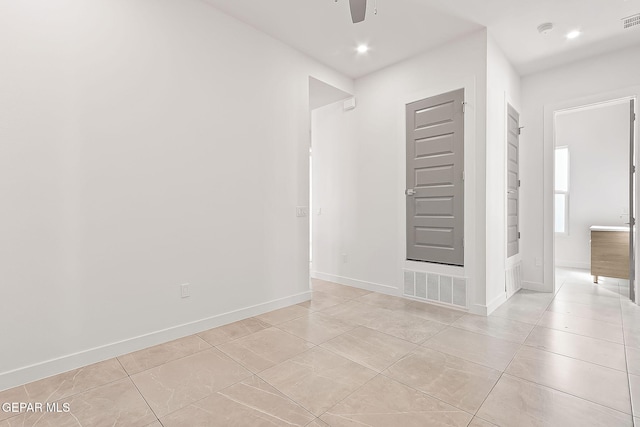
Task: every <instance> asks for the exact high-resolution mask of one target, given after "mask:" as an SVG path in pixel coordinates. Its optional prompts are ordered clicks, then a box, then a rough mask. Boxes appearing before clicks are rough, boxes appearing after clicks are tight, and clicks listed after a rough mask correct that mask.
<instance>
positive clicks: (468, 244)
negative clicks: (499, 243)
mask: <svg viewBox="0 0 640 427" xmlns="http://www.w3.org/2000/svg"><path fill="white" fill-rule="evenodd" d="M430 86H431V88H430V89H428V90H424V91H420V92H416V93H412V94H409V95H405V96H403V97H400V98H399V99H398V100H397V101H396V102H397V105H398V110H397V111H398V117H397V121H398V122H397V129H398V131H397V132H398V133H397V135H398V137H397V139H398V140H397V143H398V144H399V149H398V171H399V173H398V183H397V189H398V190H397V193H398V199H397V202H396V203H397V206H398V207H399V208H398V242H397V245H398V269H397V283H404V270H412V271H420V272H426V273H437V274H444V275H448V276H456V277H465V278H466V280H467V282H466V283H467V301H470V302H473V301H475V298H476V293H477V289H476V282H477V281H478V278H477V277H476V274H477V267H476V253H477V252H478V251H479V250H480V248H476V247H475V246H476V244H477V241H476V240H477V239H476V223H475V221H476V197H477V192H476V188H475V186H476V181H477V178H478V177H477V176H476V114H477V109H478V106H477V105H476V87H477V83H476V77H475V76H474V75H468V76H465V77H458V78H452V79H451V80H449V81H441V82H436V83H433V84H431V85H430ZM460 88H464V101H465V102H466V110H465V113H464V172H465V181H464V239H465V242H464V243H465V246H464V267H456V266H448V265H441V264H433V263H428V262H416V261H408V260H407V243H406V238H407V233H406V229H407V216H406V204H407V201H406V196H405V194H404V191H405V189H406V176H407V174H406V170H407V157H406V151H407V150H406V120H405V114H406V105H407V104H409V103H412V102H415V101H419V100H421V99H425V98H430V97H432V96H436V95H440V94H443V93H447V92H451V91H454V90H458V89H460ZM484 293H485V295H481V297H482V298H486V287H485V289H484Z"/></svg>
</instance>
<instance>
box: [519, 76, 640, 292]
mask: <svg viewBox="0 0 640 427" xmlns="http://www.w3.org/2000/svg"><path fill="white" fill-rule="evenodd" d="M624 98H627V99H631V98H636V99H638V98H640V86H631V87H627V88H623V89H618V90H614V91H608V92H604V93H600V94H596V95H590V96H584V97H580V98H574V99H571V100H566V101H561V102H555V103H551V104H547V105H545V106H544V124H543V129H544V143H543V145H544V151H543V183H544V184H543V187H542V194H543V204H542V205H543V224H544V226H543V240H544V244H543V248H542V259H543V263H542V274H543V283H533V282H524V283H523V288H525V289H531V290H539V291H542V292H555V291H556V286H555V274H554V270H555V247H554V246H555V245H554V242H555V232H554V222H553V221H554V218H553V215H554V194H555V191H554V173H555V171H554V167H555V165H554V153H555V151H554V149H555V115H556V114H557V113H558V112H560V111H563V110H569V109H573V108H581V107H587V106H592V105H595V104H600V103H605V102H611V101H616V100H619V99H624ZM639 131H640V120H636V144H635V145H636V150H635V153H636V159H635V164H636V165H637V164H638V156H639V154H638V149H637V148H638V147H637V146H638V138H637V135H638V134H639V133H640V132H639ZM639 175H640V174H636V200H638V196H639V195H640V179H639ZM637 204H638V202H637V201H636V206H635V207H634V212H636V216H638V214H637V212H638V209H637ZM637 238H638V230H636V235H635V239H636V241H637ZM636 248H638V245H636ZM635 258H636V271H640V270H639V269H638V267H640V259H638V258H639V257H638V249H636V257H635ZM638 282H639V281H638V280H636V282H635V283H636V296H638V292H637V289H638ZM525 283H526V284H527V285H526V286H525ZM529 285H531V287H529Z"/></svg>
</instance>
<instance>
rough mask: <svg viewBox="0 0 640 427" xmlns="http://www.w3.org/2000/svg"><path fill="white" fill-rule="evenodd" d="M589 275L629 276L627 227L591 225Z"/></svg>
mask: <svg viewBox="0 0 640 427" xmlns="http://www.w3.org/2000/svg"><path fill="white" fill-rule="evenodd" d="M591 275H592V276H593V281H594V283H598V276H604V277H615V278H618V279H628V278H629V228H627V227H602V226H593V227H591Z"/></svg>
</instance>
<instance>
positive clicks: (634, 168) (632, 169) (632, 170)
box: [631, 165, 636, 173]
mask: <svg viewBox="0 0 640 427" xmlns="http://www.w3.org/2000/svg"><path fill="white" fill-rule="evenodd" d="M631 173H636V166H635V165H633V166H631Z"/></svg>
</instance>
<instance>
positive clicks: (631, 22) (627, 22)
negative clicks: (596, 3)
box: [622, 13, 640, 30]
mask: <svg viewBox="0 0 640 427" xmlns="http://www.w3.org/2000/svg"><path fill="white" fill-rule="evenodd" d="M638 25H640V13H638V14H636V15H632V16H627V17H626V18H624V19H623V20H622V27H623V28H624V29H625V30H626V29H627V28H631V27H635V26H638Z"/></svg>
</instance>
